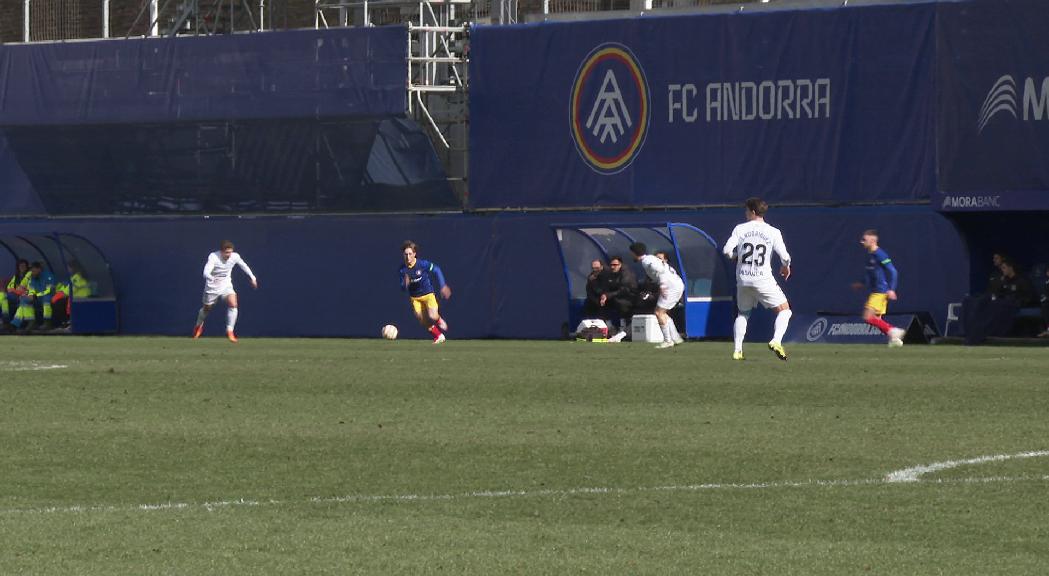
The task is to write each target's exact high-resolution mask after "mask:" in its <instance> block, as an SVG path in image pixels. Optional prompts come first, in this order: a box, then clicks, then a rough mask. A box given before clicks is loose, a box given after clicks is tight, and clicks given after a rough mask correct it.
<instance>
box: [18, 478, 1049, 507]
mask: <svg viewBox="0 0 1049 576" xmlns="http://www.w3.org/2000/svg"><path fill="white" fill-rule="evenodd" d="M912 482H918V483H921V484H993V483H1005V482H1049V475H1045V476H991V477H984V478H943V479H934V480H921V479H918V480H914V481H912ZM899 483H900V481H895V480H889V479H888V478H870V479H866V480H806V481H794V482H757V483H753V484H685V485H680V486H648V487H640V488H570V489H565V490H554V489H549V490H498V491H493V490H485V491H478V492H463V493H459V494H388V495H368V494H358V495H350V496H328V497H320V496H318V497H313V498H307V499H304V500H251V499H247V498H238V499H235V500H219V501H211V502H164V503H158V504H131V505H123V506H120V505H106V506H84V505H73V506H48V507H44V508H8V509H0V516H14V515H17V514H27V515H29V514H62V513H93V512H164V511H171V510H205V511H207V512H214V511H216V510H221V509H226V508H258V507H263V506H284V505H301V504H367V503H376V502H440V501H454V500H477V499H497V498H542V497H557V498H563V497H567V496H578V495H587V494H596V495H602V494H613V495H631V494H646V493H653V492H704V491H714V490H770V489H777V488H832V487H850V486H887V485H895V484H899Z"/></svg>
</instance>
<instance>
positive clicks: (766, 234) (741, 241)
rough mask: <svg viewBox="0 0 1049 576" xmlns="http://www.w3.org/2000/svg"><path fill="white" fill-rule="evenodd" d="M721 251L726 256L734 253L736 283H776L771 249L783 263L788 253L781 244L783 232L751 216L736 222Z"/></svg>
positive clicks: (785, 263) (757, 284)
mask: <svg viewBox="0 0 1049 576" xmlns="http://www.w3.org/2000/svg"><path fill="white" fill-rule="evenodd" d="M721 251H722V252H724V253H725V256H727V257H729V258H733V257H735V259H736V284H737V285H739V286H764V285H768V284H775V283H776V278H775V277H774V276H773V275H772V253H773V252H775V253H776V254H777V255H778V256H779V259H780V262H781V263H782V264H783V265H784V266H790V254H788V253H787V247H786V245H784V244H783V234H782V233H781V232H780V231H779V229H778V228H776V227H774V226H770V225H768V224H766V223H765V221H764V220H751V221H749V222H744V223H743V224H740V225H739V226H736V227H735V228H734V229H733V230H732V235H731V236H729V238H728V241H727V242H725V247H724V248H722V250H721ZM733 254H734V255H735V256H733Z"/></svg>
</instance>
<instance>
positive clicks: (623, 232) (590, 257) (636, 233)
mask: <svg viewBox="0 0 1049 576" xmlns="http://www.w3.org/2000/svg"><path fill="white" fill-rule="evenodd" d="M551 228H552V229H553V232H554V237H555V238H556V240H557V246H558V252H559V254H560V256H561V264H562V268H563V270H564V275H565V282H566V284H567V288H568V322H567V325H568V326H576V325H577V324H578V323H579V321H580V320H581V315H582V314H581V313H582V308H583V303H584V301H585V299H586V278H587V275H588V274H589V273H590V263H591V262H592V261H594V260H601V261H602V262H604V263H605V264H606V265H607V263H608V260H609V258H610V257H612V256H615V255H618V256H621V257H623V258H624V259H625V260H626V262H625V264H628V265H630V266H631V267H632V269H633V271H634V272H635V275H637V276H638V278H641V277H642V275H643V274H644V272H643V271H641V270H640V269H639V268H638V267H637V266H636V265H635V264H634V262H633V257H632V256H631V254H630V251H629V246H630V245H631V244H633V243H634V242H643V243H645V245H646V246H647V247H648V252H649V253H650V254H654V253H656V252H659V251H663V252H666V253H667V254H668V255H669V260H670V265H671V266H673V267H674V269H675V270H677V271H678V274H680V275H681V279H682V280H683V281H684V283H685V296H684V298H683V299H682V302H681V303H680V304H679V306H680V308H681V315H682V316H683V320H684V326H685V332H686V333H687V335H688V337H689V338H724V337H728V336H731V334H732V319H733V317H734V315H735V308H734V305H733V301H732V286H733V284H732V280H731V277H730V276H729V272H728V268H727V265H726V263H725V261H724V258H723V257H722V256H721V253H720V252H719V251H718V247H717V243H715V242H714V239H713V238H711V237H710V235H709V234H707V233H706V232H704V231H703V230H700V229H699V228H696V227H695V226H692V225H691V224H683V223H677V222H664V223H655V224H649V223H640V224H639V223H630V224H608V223H588V224H555V225H552V226H551ZM672 314H673V312H672Z"/></svg>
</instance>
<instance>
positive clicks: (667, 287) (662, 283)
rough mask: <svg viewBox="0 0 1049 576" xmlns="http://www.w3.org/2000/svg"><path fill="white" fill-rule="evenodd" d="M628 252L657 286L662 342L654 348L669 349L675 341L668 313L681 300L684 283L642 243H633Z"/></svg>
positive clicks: (658, 315) (658, 316)
mask: <svg viewBox="0 0 1049 576" xmlns="http://www.w3.org/2000/svg"><path fill="white" fill-rule="evenodd" d="M630 252H632V253H633V254H634V260H635V261H637V262H640V263H641V266H642V267H643V268H644V269H645V274H647V275H648V277H649V278H650V279H651V280H652V281H653V282H656V283H657V284H659V298H658V299H657V300H656V320H657V321H658V322H659V329H660V331H661V332H663V342H662V343H661V344H659V345H658V346H656V348H670V347H672V346H674V344H675V341H674V340H675V339H674V336H673V334H674V332H673V331H672V329H671V327H670V323H671V322H673V320H671V319H670V315H669V314H668V312H669V311H670V310H671V309H672V308H673V307H674V306H677V303H678V301H680V300H681V296H682V295H683V294H684V293H685V283H684V282H682V281H681V277H680V276H678V275H677V272H674V271H673V270H672V269H671V268H670V266H669V265H668V264H667V263H666V262H664V261H662V260H660V259H659V258H656V257H655V256H653V255H651V254H649V253H648V247H647V246H645V245H644V243H642V242H634V243H633V244H631V245H630ZM679 339H680V337H679Z"/></svg>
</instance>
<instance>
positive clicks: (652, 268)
mask: <svg viewBox="0 0 1049 576" xmlns="http://www.w3.org/2000/svg"><path fill="white" fill-rule="evenodd" d="M640 262H641V267H642V268H644V269H645V274H647V275H648V277H649V279H650V280H652V281H653V282H655V283H657V284H659V285H660V286H665V285H666V284H667V283H668V282H673V280H672V279H671V277H676V276H677V272H675V271H674V269H673V268H671V267H670V265H669V264H667V263H666V262H664V261H662V260H660V259H659V258H656V257H655V256H653V255H651V254H645V255H644V256H642V257H641V260H640Z"/></svg>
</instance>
